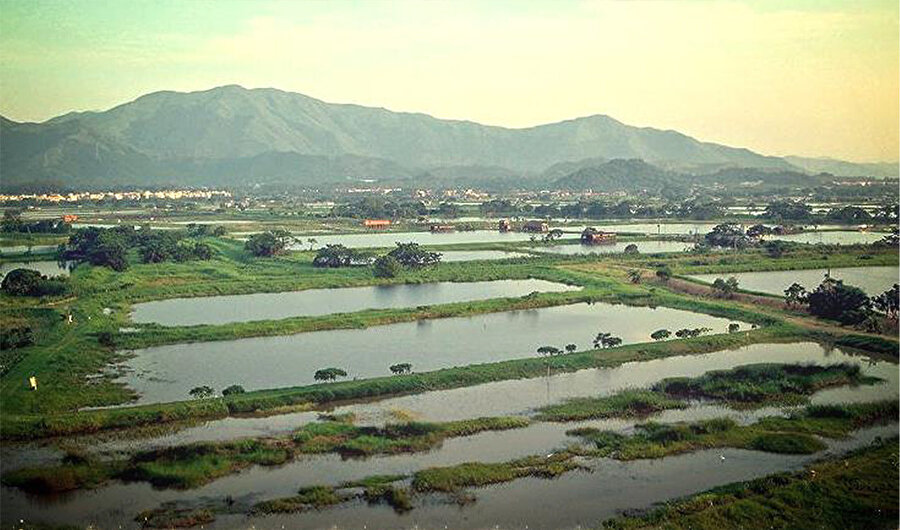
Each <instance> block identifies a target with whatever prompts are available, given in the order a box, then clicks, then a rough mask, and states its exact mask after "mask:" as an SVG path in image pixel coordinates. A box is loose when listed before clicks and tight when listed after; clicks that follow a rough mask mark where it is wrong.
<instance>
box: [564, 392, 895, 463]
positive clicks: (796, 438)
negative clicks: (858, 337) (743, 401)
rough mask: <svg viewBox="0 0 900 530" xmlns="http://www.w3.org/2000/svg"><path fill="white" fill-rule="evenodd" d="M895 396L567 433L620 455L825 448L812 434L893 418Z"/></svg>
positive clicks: (598, 452)
mask: <svg viewBox="0 0 900 530" xmlns="http://www.w3.org/2000/svg"><path fill="white" fill-rule="evenodd" d="M898 411H900V409H898V404H897V402H896V401H880V402H875V403H864V404H851V405H818V406H808V407H806V408H804V409H801V410H798V411H795V412H793V413H791V415H790V416H788V417H775V416H772V417H765V418H762V419H760V420H759V421H758V422H756V423H753V424H749V425H739V424H737V423H736V422H735V421H734V420H731V419H729V418H714V419H710V420H702V421H695V422H683V423H673V424H662V423H656V422H647V423H641V424H638V425H636V426H635V432H634V433H633V434H631V435H626V434H621V433H618V432H615V431H603V430H599V429H596V428H593V427H582V428H578V429H573V430H571V431H568V432H567V434H569V435H571V436H576V437H579V438H580V439H582V440H584V441H586V442H590V443H591V444H593V445H594V451H592V452H591V454H593V455H595V456H605V457H610V458H615V459H618V460H637V459H646V458H662V457H665V456H670V455H674V454H679V453H685V452H690V451H697V450H700V449H713V448H722V447H729V448H735V449H752V450H757V451H766V452H770V453H784V454H812V453H815V452H817V451H820V450H822V449H825V447H826V446H825V444H824V443H823V442H822V441H821V440H819V439H818V438H816V437H817V436H820V437H828V438H840V437H842V436H846V435H847V434H849V433H850V432H851V431H853V430H855V429H859V428H861V427H865V426H868V425H873V424H884V423H888V422H892V421H896V420H897V414H898Z"/></svg>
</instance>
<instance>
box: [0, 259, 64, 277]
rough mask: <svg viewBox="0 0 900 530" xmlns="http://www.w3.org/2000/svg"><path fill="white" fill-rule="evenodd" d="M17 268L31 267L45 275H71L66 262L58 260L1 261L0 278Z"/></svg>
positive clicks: (30, 268)
mask: <svg viewBox="0 0 900 530" xmlns="http://www.w3.org/2000/svg"><path fill="white" fill-rule="evenodd" d="M15 269H29V270H33V271H38V272H39V273H41V274H42V275H44V276H68V275H69V267H68V264H67V263H66V262H63V263H60V262H58V261H50V260H43V261H21V262H19V261H10V262H6V263H0V280H3V278H5V277H6V275H7V274H8V273H9V271H11V270H15Z"/></svg>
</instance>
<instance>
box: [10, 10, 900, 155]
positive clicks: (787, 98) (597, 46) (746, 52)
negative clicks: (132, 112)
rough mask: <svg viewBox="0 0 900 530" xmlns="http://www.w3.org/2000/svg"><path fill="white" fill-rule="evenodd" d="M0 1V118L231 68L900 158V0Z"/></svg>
mask: <svg viewBox="0 0 900 530" xmlns="http://www.w3.org/2000/svg"><path fill="white" fill-rule="evenodd" d="M0 6H2V7H0V10H2V14H3V16H2V17H0V30H2V31H0V44H2V46H0V114H3V115H4V116H6V117H8V118H10V119H13V120H15V121H44V120H46V119H49V118H51V117H54V116H58V115H60V114H65V113H67V112H70V111H84V110H105V109H108V108H110V107H113V106H116V105H119V104H122V103H125V102H127V101H131V100H133V99H135V98H137V97H139V96H141V95H144V94H146V93H150V92H155V91H159V90H175V91H195V90H204V89H209V88H212V87H215V86H221V85H227V84H239V85H241V86H244V87H247V88H263V87H272V88H277V89H281V90H285V91H290V92H299V93H302V94H305V95H308V96H311V97H314V98H317V99H321V100H323V101H327V102H336V103H355V104H360V105H366V106H374V107H385V108H388V109H391V110H394V111H402V112H415V113H425V114H429V115H432V116H435V117H438V118H442V119H457V120H469V121H474V122H477V123H482V124H487V125H499V126H504V127H511V128H522V127H530V126H534V125H539V124H544V123H551V122H558V121H563V120H568V119H573V118H577V117H581V116H588V115H594V114H604V115H608V116H611V117H613V118H615V119H617V120H619V121H621V122H623V123H626V124H629V125H635V126H642V127H654V128H658V129H673V130H677V131H679V132H682V133H685V134H688V135H691V136H693V137H696V138H698V139H700V140H704V141H711V142H717V143H722V144H726V145H731V146H735V147H746V148H749V149H752V150H754V151H757V152H761V153H765V154H769V155H778V156H784V155H799V156H815V157H829V158H836V159H845V160H853V161H896V160H897V159H898V148H897V146H898V142H900V135H898V121H900V111H898V98H897V93H898V91H900V83H898V75H900V74H898V44H900V41H898V23H897V19H898V6H897V4H896V2H890V3H889V2H886V1H868V2H858V3H854V4H853V5H845V3H842V2H794V3H791V5H789V6H788V5H785V3H783V2H738V1H732V2H716V3H711V2H705V1H690V2H679V3H675V2H641V3H625V2H621V3H620V2H606V1H585V2H571V3H548V2H526V3H521V2H517V3H514V4H504V3H496V4H493V3H452V4H451V3H406V4H403V3H364V4H350V3H345V2H330V3H324V2H307V3H294V2H265V3H244V2H217V3H215V8H216V9H215V11H214V12H213V11H212V8H213V4H212V3H208V2H192V3H181V2H153V3H150V2H145V3H141V2H138V3H129V4H127V5H126V4H119V3H106V2H98V1H95V2H78V3H63V2H34V3H27V4H26V3H21V4H20V3H12V2H2V3H0ZM510 8H512V9H510ZM310 50H312V52H310Z"/></svg>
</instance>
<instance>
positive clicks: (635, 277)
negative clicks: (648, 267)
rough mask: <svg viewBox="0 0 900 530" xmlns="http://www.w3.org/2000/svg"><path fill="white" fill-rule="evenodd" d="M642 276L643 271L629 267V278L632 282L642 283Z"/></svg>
mask: <svg viewBox="0 0 900 530" xmlns="http://www.w3.org/2000/svg"><path fill="white" fill-rule="evenodd" d="M642 276H643V273H642V272H641V270H640V269H629V271H628V280H629V281H631V283H641V277H642Z"/></svg>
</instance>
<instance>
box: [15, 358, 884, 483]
mask: <svg viewBox="0 0 900 530" xmlns="http://www.w3.org/2000/svg"><path fill="white" fill-rule="evenodd" d="M874 381H875V380H874V379H873V378H867V377H863V376H862V375H861V374H860V371H859V368H858V367H857V366H856V365H848V364H837V365H831V366H826V367H820V366H805V365H748V366H743V367H738V368H735V369H733V370H723V371H716V372H710V373H709V374H705V375H703V376H700V377H696V378H676V379H666V380H663V381H662V382H660V383H659V384H657V385H655V386H654V387H653V389H652V390H625V391H622V392H619V393H618V394H616V395H613V396H609V397H604V398H588V399H576V400H569V401H566V402H564V403H562V404H560V405H551V406H548V407H544V408H542V409H539V410H538V414H537V416H536V419H537V420H539V421H581V420H585V419H590V418H601V417H602V418H606V417H623V418H624V417H634V416H647V415H649V414H651V413H653V412H658V411H660V410H663V409H666V408H683V407H687V406H688V402H687V401H684V398H697V397H703V398H706V399H714V400H719V401H725V402H726V403H732V404H734V403H739V404H740V405H742V406H748V405H751V404H755V405H761V404H765V403H773V402H781V403H798V402H800V401H801V400H802V399H803V398H804V397H805V396H807V395H809V394H811V393H813V392H814V391H816V390H819V389H822V388H826V387H833V386H841V385H855V384H866V383H873V382H874ZM675 396H677V397H675ZM323 419H324V420H326V421H321V422H314V423H309V424H306V425H304V426H302V427H300V428H298V429H297V430H296V431H294V433H293V434H292V435H291V436H289V437H286V436H282V437H267V438H260V439H255V440H251V439H245V440H241V441H238V442H220V443H202V444H191V445H185V446H177V447H171V448H167V449H162V450H156V451H142V452H138V453H135V454H134V455H132V456H131V457H130V458H128V459H127V460H116V461H105V462H101V461H94V460H92V459H89V458H87V457H84V456H80V457H74V458H73V457H69V458H67V460H66V461H64V465H63V466H52V467H42V468H30V469H23V470H19V471H16V472H13V473H11V474H8V475H4V477H3V482H4V483H5V484H7V485H14V486H19V487H22V488H26V489H30V490H33V491H41V492H48V491H60V490H65V489H76V488H80V487H95V486H97V485H99V484H102V483H103V482H105V481H107V480H110V479H113V478H124V479H128V480H146V481H149V482H151V483H152V484H154V485H155V486H158V487H163V486H171V487H193V486H197V485H200V484H204V483H206V482H208V481H210V480H213V479H215V478H217V477H220V476H223V475H225V474H229V473H232V472H234V471H236V470H238V469H242V468H243V467H246V466H248V465H251V464H258V465H278V464H283V463H285V462H287V461H289V460H291V459H292V458H293V457H294V455H295V454H298V453H302V454H316V453H339V454H341V455H342V456H344V457H366V456H371V455H374V454H395V453H404V452H418V451H425V450H428V449H431V448H434V447H436V446H438V445H439V444H440V443H441V442H442V441H443V440H444V439H446V438H451V437H459V436H470V435H472V434H477V433H479V432H484V431H498V430H509V429H517V428H523V427H526V426H528V425H530V423H531V422H530V421H529V420H528V419H527V418H523V417H498V418H476V419H472V420H463V421H453V422H445V423H422V422H409V423H403V424H394V425H387V426H385V427H383V428H376V427H360V426H356V425H353V418H352V416H343V417H330V416H326V417H324V418H323Z"/></svg>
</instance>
